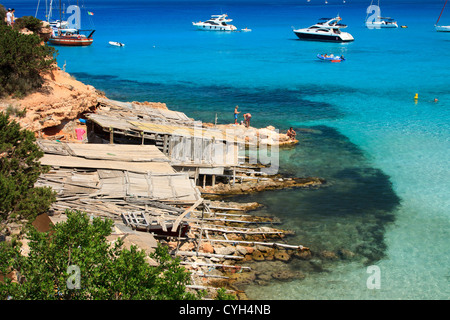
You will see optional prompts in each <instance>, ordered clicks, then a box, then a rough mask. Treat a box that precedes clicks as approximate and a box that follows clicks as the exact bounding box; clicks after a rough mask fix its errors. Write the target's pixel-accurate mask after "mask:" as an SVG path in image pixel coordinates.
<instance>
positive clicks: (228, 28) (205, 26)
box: [192, 22, 237, 31]
mask: <svg viewBox="0 0 450 320" xmlns="http://www.w3.org/2000/svg"><path fill="white" fill-rule="evenodd" d="M192 24H193V25H194V26H196V27H197V29H198V30H205V31H235V30H237V28H236V27H235V26H233V25H226V26H213V25H209V24H204V23H203V22H193V23H192Z"/></svg>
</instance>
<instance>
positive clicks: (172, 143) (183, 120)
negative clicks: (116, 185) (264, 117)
mask: <svg viewBox="0 0 450 320" xmlns="http://www.w3.org/2000/svg"><path fill="white" fill-rule="evenodd" d="M86 118H87V134H88V141H89V142H97V143H104V144H107V143H109V144H115V143H118V144H133V145H153V146H156V147H157V148H158V149H159V150H160V151H161V152H162V153H163V154H164V155H166V156H167V157H168V158H169V159H170V163H171V165H172V166H173V167H174V168H176V169H177V170H178V171H184V172H188V173H189V176H190V177H191V178H193V179H194V181H195V183H196V184H197V183H198V182H199V181H202V179H203V184H204V185H205V183H206V181H207V180H206V177H207V176H210V177H211V178H209V179H208V181H210V182H211V183H212V185H214V184H215V178H216V176H226V177H234V175H235V169H236V167H238V166H239V165H240V159H241V158H240V157H239V152H240V150H242V149H243V148H244V147H245V140H244V138H243V137H241V136H238V135H237V134H236V133H235V132H234V131H233V130H230V131H229V132H228V131H226V130H223V129H217V128H209V127H204V126H202V125H201V123H200V122H197V121H194V120H193V119H190V118H188V117H187V116H186V115H185V114H184V113H182V112H177V111H172V110H167V109H162V108H155V107H151V106H146V105H141V104H136V103H130V102H120V101H114V100H109V99H99V103H98V108H97V111H96V113H91V114H87V115H86Z"/></svg>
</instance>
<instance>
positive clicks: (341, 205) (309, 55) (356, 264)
mask: <svg viewBox="0 0 450 320" xmlns="http://www.w3.org/2000/svg"><path fill="white" fill-rule="evenodd" d="M311 2H312V4H309V5H308V4H307V3H306V1H276V2H275V1H274V2H270V1H258V2H256V1H244V2H243V3H242V2H237V1H231V0H224V1H221V2H214V3H211V2H209V1H197V2H190V1H178V2H175V1H166V2H156V1H132V2H128V3H126V4H124V3H122V2H119V1H103V0H96V1H86V0H85V5H86V7H87V8H88V10H89V11H92V12H94V17H93V19H92V22H93V23H94V27H95V28H96V29H97V31H96V33H95V42H94V45H92V46H91V47H87V48H58V50H59V56H58V62H59V65H60V66H62V65H63V64H64V63H66V70H67V71H68V72H70V73H71V74H73V75H75V76H76V77H77V78H78V79H80V80H81V81H84V82H86V83H90V84H92V85H94V86H95V87H96V88H98V89H100V90H103V91H105V92H106V94H107V95H108V96H109V97H110V98H113V99H119V100H124V101H132V100H139V101H145V100H147V101H161V102H166V103H167V104H168V106H169V108H172V109H178V110H182V111H184V112H186V113H187V114H188V115H189V116H191V117H194V118H197V119H201V120H204V121H210V122H211V121H213V119H214V116H215V114H216V113H217V114H218V116H219V122H222V123H225V122H231V121H232V111H233V109H234V106H235V105H236V104H238V105H239V106H240V108H241V109H242V111H250V112H251V113H252V115H253V117H252V121H253V124H254V125H256V126H266V125H269V124H270V125H275V126H276V127H277V128H280V129H282V130H285V129H287V128H288V127H289V126H293V127H294V128H297V129H298V132H299V137H300V139H301V143H300V145H299V146H297V147H295V148H292V149H288V150H283V151H282V152H281V154H280V157H281V165H282V170H283V171H284V172H285V173H287V174H292V175H295V176H299V175H300V176H307V175H313V176H321V177H324V178H325V179H327V181H328V183H329V185H328V187H327V188H323V189H319V190H307V191H305V190H284V191H277V192H270V193H264V194H260V195H253V196H250V197H248V198H245V199H240V200H241V201H247V200H248V199H250V201H260V202H261V203H263V204H264V205H265V207H264V208H263V209H262V210H260V211H259V212H257V214H270V215H277V216H279V217H280V218H282V219H283V221H286V224H285V226H286V227H288V228H290V229H293V230H295V231H296V236H295V237H293V238H292V239H290V241H291V242H292V243H297V244H298V243H301V244H303V245H306V246H309V247H311V249H312V250H313V252H317V253H319V252H321V251H322V250H330V251H334V252H338V251H339V250H342V249H348V250H351V251H352V252H354V253H355V254H356V258H355V259H354V260H339V261H328V260H326V259H322V258H321V257H320V256H317V255H316V256H315V257H314V259H313V260H314V261H313V262H314V265H312V264H307V263H303V262H299V261H296V262H294V263H292V264H290V265H289V266H286V268H291V269H298V270H302V271H303V272H304V274H305V278H304V279H302V280H295V281H291V282H277V281H275V280H274V281H272V282H271V283H270V284H269V285H266V286H261V285H254V286H248V287H247V288H246V290H247V292H248V295H249V297H250V298H252V299H448V297H449V296H450V292H449V289H448V288H449V279H450V270H449V267H448V266H449V262H450V261H449V256H450V255H449V254H450V252H449V249H448V245H449V240H448V234H449V227H450V219H449V216H450V203H449V202H450V200H449V197H448V194H449V191H450V187H449V183H448V180H449V170H448V163H449V155H450V152H449V150H450V141H449V137H450V126H449V120H450V115H449V107H450V102H449V101H450V92H449V90H448V86H449V84H450V81H449V80H448V79H449V76H450V63H449V62H448V60H446V59H445V58H443V57H447V56H448V52H449V49H450V35H449V34H444V33H437V32H435V31H434V28H433V25H434V23H435V22H436V19H437V16H438V15H439V13H440V10H441V6H442V3H441V1H406V0H405V1H382V3H381V5H382V7H381V12H382V15H387V16H392V17H394V18H396V19H397V20H398V22H399V24H405V25H408V28H407V29H400V28H399V29H396V30H368V29H366V28H364V27H363V21H364V19H365V17H366V7H367V6H368V5H369V4H370V1H351V0H348V1H347V4H346V5H342V3H341V1H332V0H331V1H329V4H328V5H327V6H325V5H323V4H322V1H314V0H312V1H311ZM3 4H5V6H6V7H9V6H14V7H15V8H16V16H21V15H22V13H23V14H24V15H34V13H35V9H36V7H35V4H34V3H33V4H32V5H30V4H29V2H20V1H19V2H17V1H14V4H11V5H10V4H8V1H4V2H3ZM447 11H448V10H447ZM221 12H223V13H228V14H229V16H230V17H231V18H232V19H234V24H235V25H237V27H238V28H239V29H240V28H245V27H248V28H251V29H252V30H253V31H252V32H249V33H214V32H201V31H195V30H194V29H193V28H192V26H191V22H192V21H198V20H204V19H206V18H208V17H209V16H210V15H211V14H216V13H221ZM337 13H339V14H340V15H341V17H343V22H344V23H346V24H348V25H349V27H348V29H347V31H348V32H350V33H352V35H353V36H354V37H355V39H356V40H355V41H354V42H353V43H349V44H330V43H320V42H303V41H299V40H297V39H296V37H295V35H294V34H293V32H292V27H295V28H299V27H306V26H309V25H311V24H313V23H314V22H316V19H317V18H320V17H324V16H334V15H336V14H337ZM446 19H447V20H446ZM442 20H443V22H450V12H448V13H447V12H445V13H444V15H443V17H442ZM83 21H84V20H83ZM86 23H88V25H87V26H85V27H91V26H89V23H90V21H89V20H88V19H86ZM108 41H121V42H124V43H125V44H126V47H124V48H116V47H111V46H109V45H108ZM325 52H327V53H336V54H338V53H342V54H344V55H345V56H346V58H347V61H345V62H344V63H341V64H327V63H321V62H320V61H318V60H317V59H316V58H315V56H316V54H317V53H325ZM415 93H418V94H419V101H418V103H415V102H414V100H413V97H414V94H415ZM434 98H438V99H439V102H437V103H434V102H432V101H433V99H434ZM302 128H309V129H312V131H311V130H302ZM372 264H376V265H378V266H379V267H380V269H381V288H380V289H379V290H369V289H368V288H367V286H366V280H367V278H368V276H369V274H367V272H366V271H367V269H366V268H367V266H368V265H372ZM319 271H320V272H319Z"/></svg>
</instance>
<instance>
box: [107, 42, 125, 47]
mask: <svg viewBox="0 0 450 320" xmlns="http://www.w3.org/2000/svg"><path fill="white" fill-rule="evenodd" d="M109 44H110V45H112V46H116V47H125V44H124V43H121V42H116V41H110V42H109Z"/></svg>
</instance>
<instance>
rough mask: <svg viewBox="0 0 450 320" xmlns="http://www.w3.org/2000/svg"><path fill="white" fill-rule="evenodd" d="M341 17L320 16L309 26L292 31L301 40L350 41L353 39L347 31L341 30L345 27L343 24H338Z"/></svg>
mask: <svg viewBox="0 0 450 320" xmlns="http://www.w3.org/2000/svg"><path fill="white" fill-rule="evenodd" d="M341 20H342V19H341V17H336V18H321V19H320V20H319V22H317V23H316V24H314V25H312V26H310V27H309V28H304V29H297V30H294V33H295V34H296V35H297V37H298V38H299V39H301V40H316V41H331V42H350V41H353V40H355V39H354V38H353V36H352V35H351V34H350V33H348V32H342V31H341V29H343V28H346V27H347V26H346V25H345V24H340V23H339V22H340V21H341Z"/></svg>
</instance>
